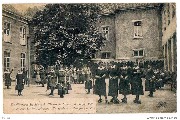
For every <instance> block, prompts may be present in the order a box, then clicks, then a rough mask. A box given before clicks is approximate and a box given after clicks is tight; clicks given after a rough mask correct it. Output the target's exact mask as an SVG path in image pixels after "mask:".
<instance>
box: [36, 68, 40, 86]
mask: <svg viewBox="0 0 180 120" xmlns="http://www.w3.org/2000/svg"><path fill="white" fill-rule="evenodd" d="M40 82H41V77H40V72H39V68H38V69H37V71H36V83H38V84H40Z"/></svg>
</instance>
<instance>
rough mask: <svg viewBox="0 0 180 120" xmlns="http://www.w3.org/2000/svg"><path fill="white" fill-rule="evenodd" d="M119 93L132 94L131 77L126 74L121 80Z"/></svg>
mask: <svg viewBox="0 0 180 120" xmlns="http://www.w3.org/2000/svg"><path fill="white" fill-rule="evenodd" d="M119 94H123V95H128V94H131V89H130V77H128V76H125V77H123V76H122V77H121V78H120V82H119Z"/></svg>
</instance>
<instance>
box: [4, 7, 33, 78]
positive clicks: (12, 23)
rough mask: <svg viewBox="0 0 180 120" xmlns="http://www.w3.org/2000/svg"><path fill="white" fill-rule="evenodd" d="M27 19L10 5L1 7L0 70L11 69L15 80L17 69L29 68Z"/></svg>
mask: <svg viewBox="0 0 180 120" xmlns="http://www.w3.org/2000/svg"><path fill="white" fill-rule="evenodd" d="M28 34H29V27H28V19H26V18H25V17H23V16H22V15H21V14H20V13H18V11H16V10H15V9H14V8H13V7H12V6H10V5H3V7H2V58H3V59H2V66H3V68H2V71H5V70H6V69H10V70H11V69H13V72H12V74H11V77H12V79H13V80H15V76H16V74H17V72H18V70H20V69H23V68H25V67H26V68H29V65H30V64H29V63H30V61H29V44H28Z"/></svg>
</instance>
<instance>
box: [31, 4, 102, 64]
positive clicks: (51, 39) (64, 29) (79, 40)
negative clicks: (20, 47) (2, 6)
mask: <svg viewBox="0 0 180 120" xmlns="http://www.w3.org/2000/svg"><path fill="white" fill-rule="evenodd" d="M98 15H99V7H98V5H96V4H47V5H46V6H45V8H44V9H43V10H41V11H38V12H37V13H36V14H35V16H34V17H33V19H32V25H33V27H34V34H35V38H34V40H35V43H36V55H37V60H38V62H39V63H40V64H41V65H43V66H44V67H47V66H49V65H55V64H56V62H57V61H60V62H61V63H63V64H66V65H69V64H73V62H74V61H77V60H79V59H91V55H92V54H93V53H95V52H96V51H97V50H99V49H100V48H101V46H102V45H103V40H104V39H105V38H104V37H102V34H101V33H99V31H98V29H97V26H96V25H97V24H96V23H97V21H98V18H99V17H98Z"/></svg>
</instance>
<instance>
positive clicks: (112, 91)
mask: <svg viewBox="0 0 180 120" xmlns="http://www.w3.org/2000/svg"><path fill="white" fill-rule="evenodd" d="M108 73H109V91H108V96H117V95H118V69H117V67H115V68H109V69H108Z"/></svg>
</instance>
